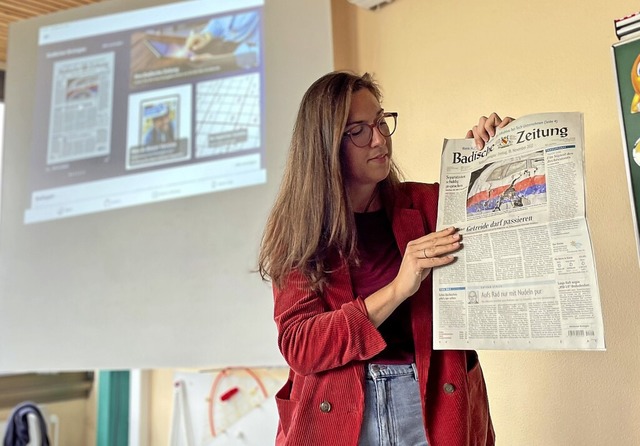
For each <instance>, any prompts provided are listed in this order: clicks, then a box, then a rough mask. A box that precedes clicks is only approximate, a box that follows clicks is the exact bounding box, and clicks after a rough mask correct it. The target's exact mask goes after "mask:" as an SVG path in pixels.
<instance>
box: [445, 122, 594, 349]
mask: <svg viewBox="0 0 640 446" xmlns="http://www.w3.org/2000/svg"><path fill="white" fill-rule="evenodd" d="M450 226H455V227H457V228H459V231H460V234H461V235H462V242H463V243H462V244H463V247H462V249H461V250H460V251H459V252H457V253H456V255H457V259H456V261H455V262H454V263H452V264H450V265H447V266H444V267H440V268H435V269H434V271H433V280H434V309H433V313H434V316H433V332H434V335H433V339H434V341H433V342H434V348H435V349H514V350H604V349H605V344H604V332H603V323H602V310H601V307H600V294H599V291H598V283H597V276H596V266H595V262H594V256H593V251H592V246H591V240H590V236H589V230H588V227H587V222H586V217H585V198H584V146H583V120H582V114H581V113H545V114H536V115H529V116H524V117H522V118H519V119H517V120H515V121H514V122H512V123H511V124H509V125H508V126H506V127H505V128H503V129H499V130H498V132H497V133H496V135H495V136H494V137H493V138H492V139H491V140H490V141H489V142H488V143H487V144H486V146H485V147H484V148H483V149H482V150H477V149H476V148H475V147H474V143H473V140H471V139H456V140H445V142H444V149H443V152H442V164H441V173H440V199H439V205H438V222H437V227H438V229H443V228H446V227H450Z"/></svg>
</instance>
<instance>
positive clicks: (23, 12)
mask: <svg viewBox="0 0 640 446" xmlns="http://www.w3.org/2000/svg"><path fill="white" fill-rule="evenodd" d="M99 1H100V0H0V69H3V68H5V66H6V63H7V38H8V34H9V24H10V23H12V22H15V21H17V20H23V19H28V18H30V17H35V16H39V15H45V14H49V13H51V12H55V11H62V10H63V9H69V8H75V7H78V6H82V5H90V4H92V3H97V2H99Z"/></svg>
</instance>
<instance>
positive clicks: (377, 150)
mask: <svg viewBox="0 0 640 446" xmlns="http://www.w3.org/2000/svg"><path fill="white" fill-rule="evenodd" d="M382 113H383V109H382V107H381V106H380V103H379V102H378V100H377V99H376V97H375V96H374V95H373V93H371V92H370V91H369V90H367V89H366V88H363V89H361V90H358V91H357V92H355V93H354V94H353V95H352V96H351V108H350V109H349V118H348V119H347V126H346V127H345V129H344V131H345V132H349V131H352V130H358V124H374V123H376V122H377V121H378V119H379V118H380V117H381V116H382ZM366 130H367V129H366V128H364V131H366ZM341 149H342V163H343V169H344V175H345V181H346V183H347V187H350V188H358V187H362V186H375V185H376V184H378V183H379V182H380V181H382V180H384V179H385V178H386V177H387V175H389V170H390V158H391V137H386V138H385V137H384V136H382V135H381V134H380V131H379V130H378V128H377V127H374V129H373V135H372V137H371V142H369V144H368V145H366V146H364V147H358V146H356V145H355V144H354V143H353V141H352V140H351V138H350V137H349V136H348V135H345V136H344V138H343V140H342V147H341Z"/></svg>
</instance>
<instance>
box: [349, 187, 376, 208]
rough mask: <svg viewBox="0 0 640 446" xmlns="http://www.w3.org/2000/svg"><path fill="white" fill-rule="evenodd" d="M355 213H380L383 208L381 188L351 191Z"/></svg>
mask: <svg viewBox="0 0 640 446" xmlns="http://www.w3.org/2000/svg"><path fill="white" fill-rule="evenodd" d="M349 196H350V198H351V205H352V206H353V211H354V212H357V213H365V212H373V211H378V210H380V208H381V207H382V202H381V201H380V194H379V187H378V185H377V184H376V185H375V186H373V187H366V188H365V187H363V188H360V189H358V190H351V191H350V193H349Z"/></svg>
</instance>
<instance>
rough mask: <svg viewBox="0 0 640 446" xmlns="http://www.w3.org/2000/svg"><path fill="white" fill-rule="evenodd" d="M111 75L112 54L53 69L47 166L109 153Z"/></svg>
mask: <svg viewBox="0 0 640 446" xmlns="http://www.w3.org/2000/svg"><path fill="white" fill-rule="evenodd" d="M113 72H114V55H113V53H104V54H96V55H95V56H89V57H78V58H72V59H68V60H64V61H60V62H56V63H55V64H54V65H53V81H52V89H51V90H52V92H51V114H50V121H49V138H48V143H47V164H49V165H51V164H55V163H60V162H69V161H75V160H80V159H86V158H94V157H96V156H103V155H107V154H108V153H109V151H110V150H111V110H112V106H113V103H112V99H113V77H114V73H113Z"/></svg>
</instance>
